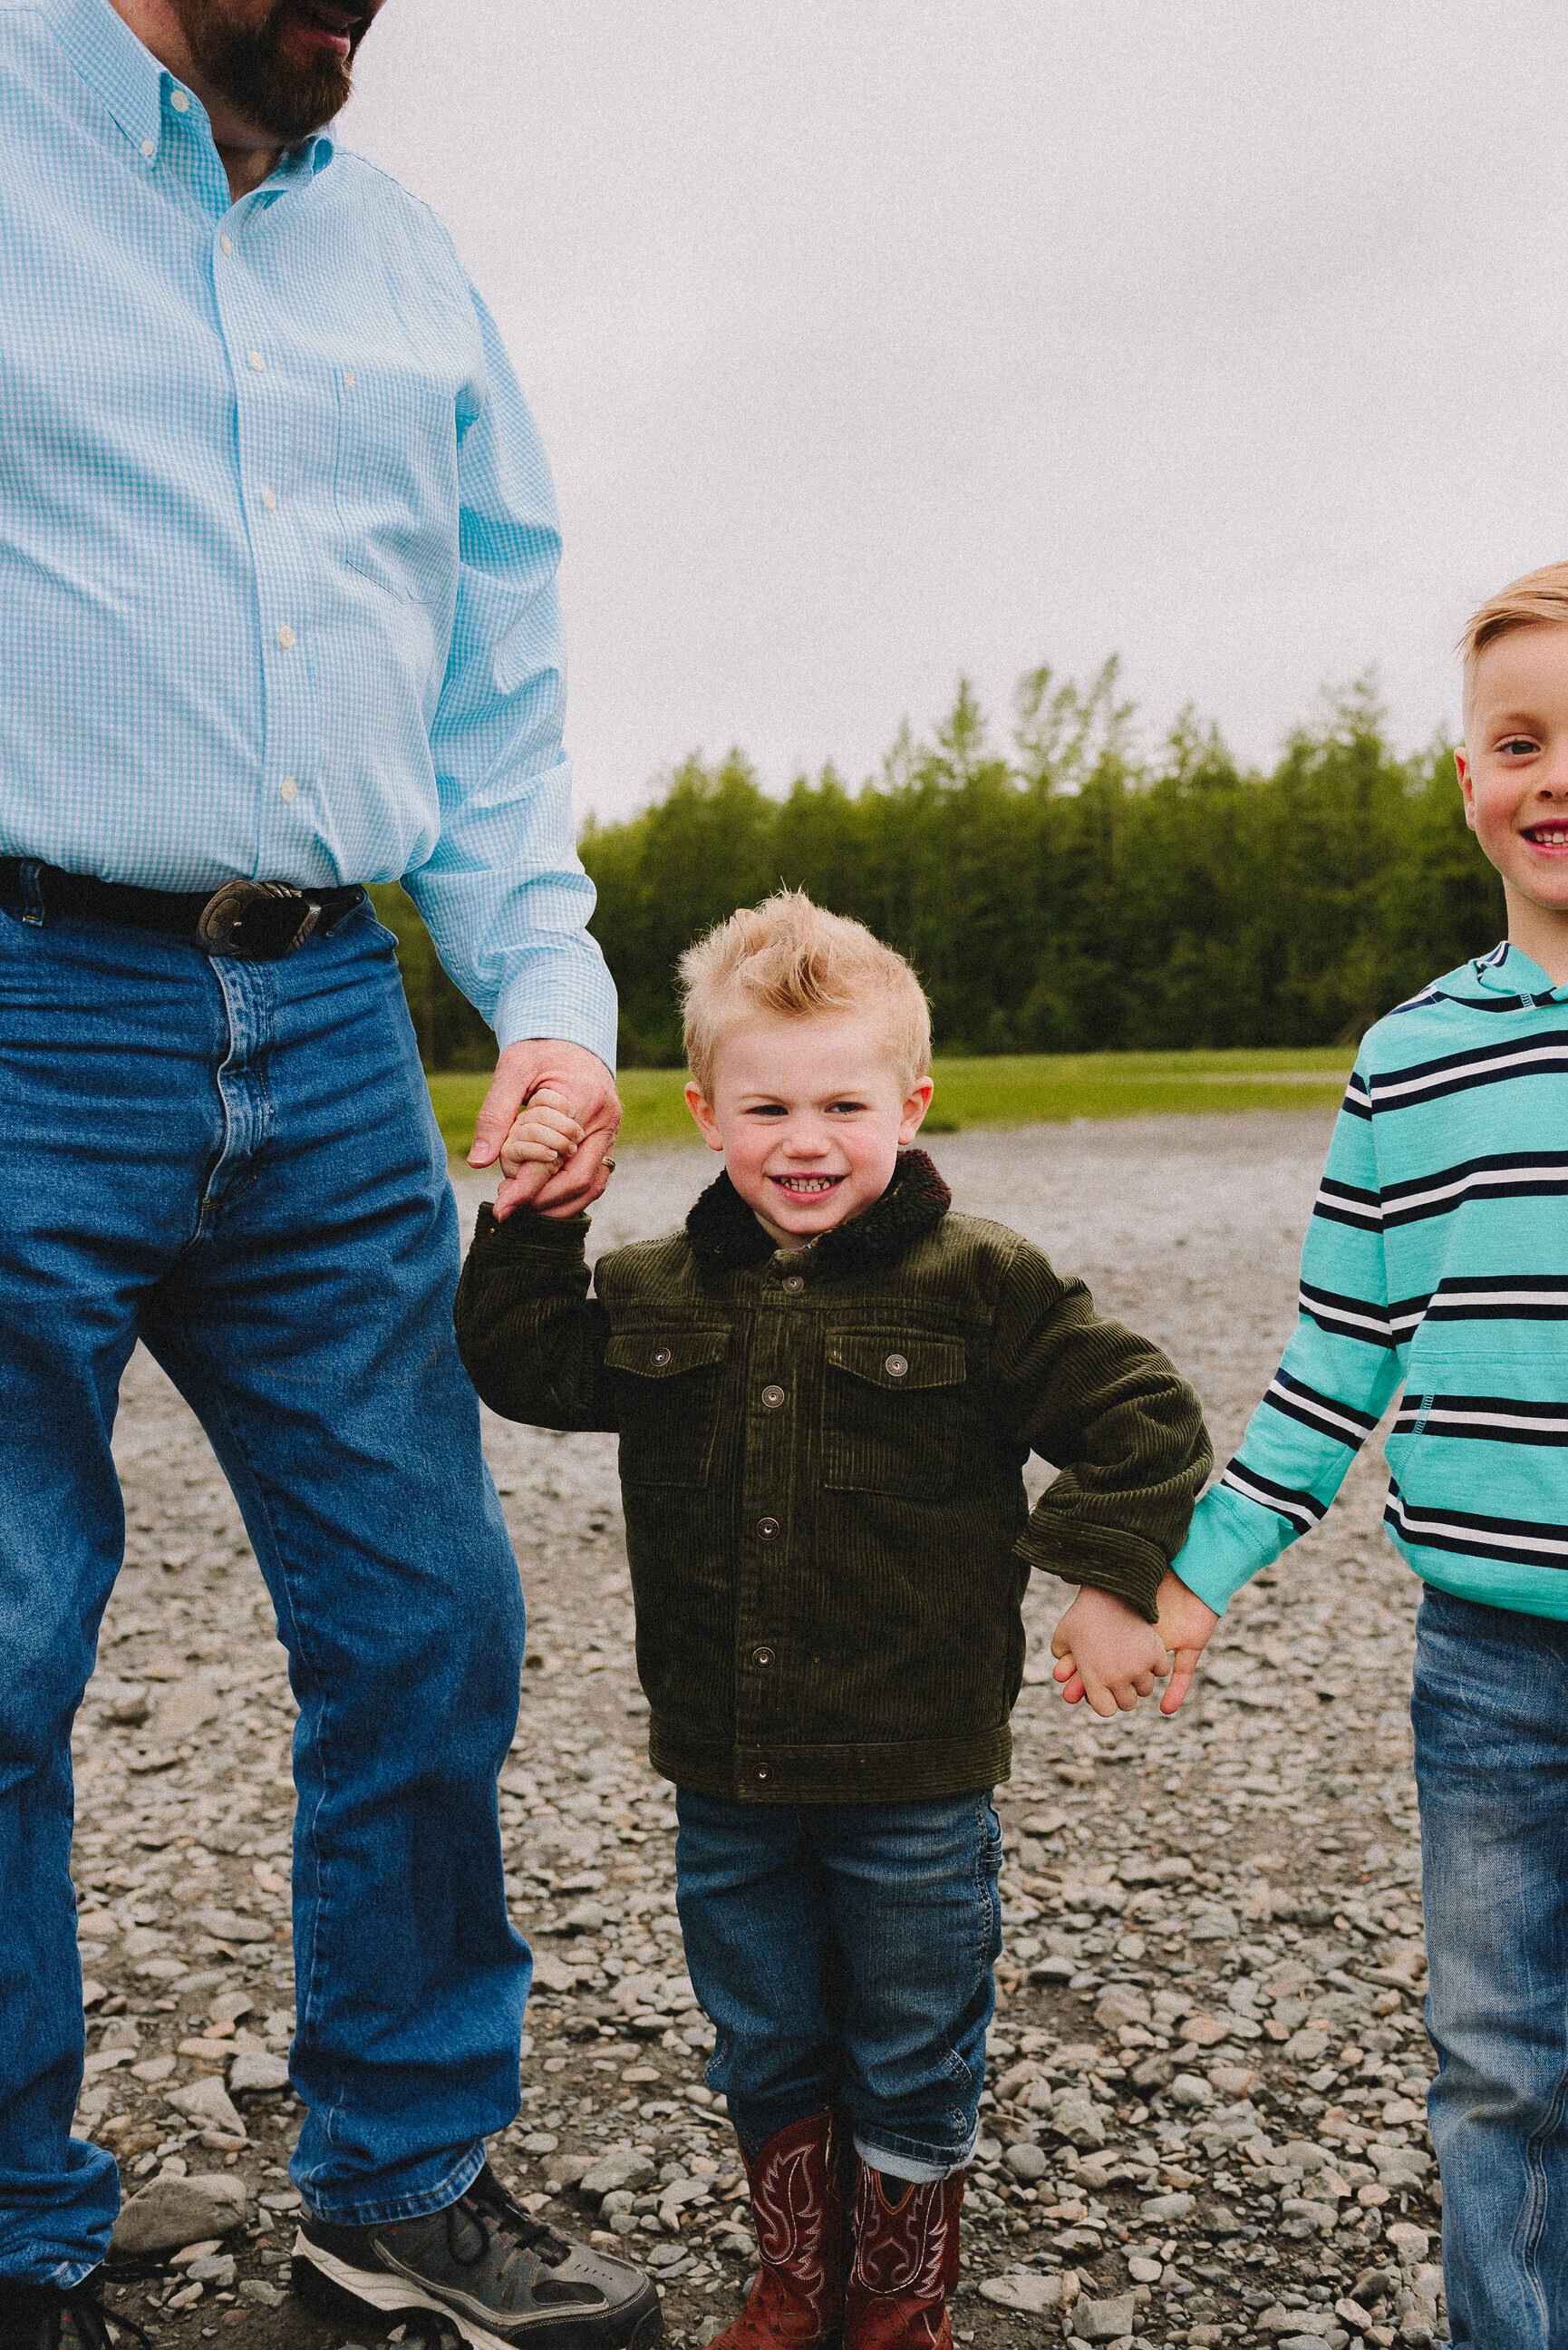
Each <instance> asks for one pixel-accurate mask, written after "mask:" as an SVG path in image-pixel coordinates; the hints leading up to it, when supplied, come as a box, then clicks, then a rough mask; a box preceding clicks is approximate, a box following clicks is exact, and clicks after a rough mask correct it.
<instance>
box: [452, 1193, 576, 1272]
mask: <svg viewBox="0 0 1568 2350" xmlns="http://www.w3.org/2000/svg"><path fill="white" fill-rule="evenodd" d="M588 1221H589V1220H588V1218H587V1216H541V1215H540V1214H538V1213H537V1211H535V1209H533V1208H514V1209H513V1211H512V1213H511V1214H510V1215H509V1216H508V1217H506V1218H505V1219H504V1222H500V1223H497V1222H496V1220H495V1214H494V1211H493V1207H492V1205H491V1202H490V1201H488V1200H486V1201H485V1202H484V1204H483V1207H482V1208H481V1209H480V1211H479V1214H478V1216H477V1217H476V1218H475V1220H474V1226H473V1252H472V1253H473V1254H474V1255H475V1256H476V1257H479V1258H481V1259H482V1260H483V1262H484V1263H506V1262H508V1261H509V1260H510V1259H511V1258H513V1257H517V1256H523V1255H524V1254H526V1253H527V1251H528V1250H529V1249H548V1250H550V1251H552V1252H553V1253H556V1254H560V1253H566V1254H568V1255H571V1254H580V1253H581V1251H582V1248H583V1244H584V1243H585V1242H586V1241H587V1236H588Z"/></svg>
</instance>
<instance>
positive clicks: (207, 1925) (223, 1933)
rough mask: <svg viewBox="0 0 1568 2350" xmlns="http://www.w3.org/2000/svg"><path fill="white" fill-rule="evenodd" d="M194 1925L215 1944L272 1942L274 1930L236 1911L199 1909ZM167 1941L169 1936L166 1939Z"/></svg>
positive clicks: (262, 1921) (259, 1919)
mask: <svg viewBox="0 0 1568 2350" xmlns="http://www.w3.org/2000/svg"><path fill="white" fill-rule="evenodd" d="M192 1924H193V1925H196V1926H199V1927H200V1928H201V1929H202V1933H203V1934H211V1936H212V1937H213V1941H214V1942H270V1941H271V1939H272V1932H273V1929H272V1928H271V1927H270V1926H269V1925H267V1924H266V1923H265V1921H264V1920H263V1919H262V1918H242V1917H241V1916H240V1915H239V1913H238V1912H237V1911H236V1910H234V1909H198V1910H197V1912H196V1914H195V1917H194V1918H192ZM164 1939H166V1940H167V1939H168V1938H167V1936H165V1938H164Z"/></svg>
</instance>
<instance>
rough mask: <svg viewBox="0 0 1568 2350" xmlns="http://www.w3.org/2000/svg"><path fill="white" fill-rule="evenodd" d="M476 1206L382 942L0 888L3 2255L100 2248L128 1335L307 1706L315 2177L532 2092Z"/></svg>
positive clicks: (511, 1638) (453, 2135) (509, 1632)
mask: <svg viewBox="0 0 1568 2350" xmlns="http://www.w3.org/2000/svg"><path fill="white" fill-rule="evenodd" d="M457 1260H458V1245H457V1231H456V1210H455V1205H454V1202H453V1200H452V1191H451V1188H450V1186H449V1184H448V1182H447V1179H446V1159H445V1153H444V1151H443V1149H442V1148H441V1139H440V1136H439V1134H438V1133H437V1130H436V1127H435V1123H434V1119H433V1118H432V1117H431V1108H430V1101H429V1097H428V1095H427V1093H426V1091H425V1087H424V1084H423V1081H422V1078H421V1073H420V1066H419V1060H418V1056H417V1055H416V1052H415V1049H414V1041H413V1035H412V1032H411V1030H410V1025H409V1021H408V1016H407V1014H406V1012H405V1010H404V1006H403V1001H402V994H401V991H400V986H399V983H398V976H397V971H396V966H395V964H394V961H393V954H392V942H391V940H390V938H389V935H388V934H387V932H386V931H383V930H382V929H381V928H380V926H379V924H378V923H377V922H375V921H374V920H372V918H371V917H370V915H369V911H368V910H359V911H358V912H356V913H354V914H352V915H350V916H349V918H348V920H346V921H344V922H343V923H342V924H341V926H340V927H339V928H338V929H337V931H335V932H334V933H333V934H332V935H331V936H330V937H328V938H326V939H321V938H317V939H314V940H312V941H309V943H308V944H307V945H306V946H305V947H304V948H302V949H301V950H300V951H299V952H298V953H297V954H296V955H294V956H293V957H291V958H290V959H288V960H287V961H286V962H270V963H264V962H234V961H209V959H208V958H207V956H206V955H205V954H204V953H202V951H200V950H199V949H198V948H196V947H195V946H194V945H192V944H189V943H186V942H184V941H179V940H175V939H169V938H163V937H160V936H157V935H154V934H148V933H142V932H138V931H129V930H120V929H111V928H109V927H106V926H101V925H96V924H91V923H87V922H78V921H73V920H49V921H47V923H45V924H44V925H42V926H40V927H36V928H35V927H33V926H32V925H31V924H29V923H28V922H27V921H26V920H24V919H23V917H22V916H21V915H20V914H19V913H16V912H14V911H12V910H8V909H5V908H0V1918H3V1920H4V1926H3V1930H0V2276H5V2277H11V2278H21V2279H26V2280H29V2281H31V2282H40V2283H47V2282H52V2283H56V2284H69V2283H72V2282H75V2281H76V2280H77V2279H78V2277H79V2276H81V2275H83V2274H84V2273H85V2272H87V2270H88V2269H89V2268H90V2267H91V2266H92V2265H93V2264H94V2263H95V2262H97V2261H98V2260H99V2258H100V2257H101V2256H102V2254H103V2251H104V2250H105V2248H106V2245H107V2243H108V2240H109V2230H110V2228H111V2226H112V2224H113V2220H114V2216H115V2211H116V2208H117V2204H118V2182H117V2178H116V2173H115V2165H114V2162H113V2160H112V2159H111V2158H110V2157H109V2154H108V2153H107V2152H105V2151H104V2150H102V2149H101V2148H99V2147H96V2146H91V2145H88V2144H87V2143H86V2142H85V2141H83V2140H80V2139H73V2138H72V2137H71V2136H70V2134H69V2133H70V2123H71V2116H72V2112H73V2108H74V2106H75V2102H76V2097H77V2092H78V2085H79V2082H80V2078H81V2071H82V2037H83V2035H82V2011H81V1997H80V1972H79V1968H78V1960H77V1954H76V1926H75V1903H74V1898H73V1895H72V1889H71V1881H70V1875H69V1856H70V1840H71V1807H72V1794H71V1771H70V1730H71V1720H72V1716H73V1715H74V1713H75V1712H76V1710H77V1706H78V1702H79V1700H80V1698H81V1695H82V1690H83V1688H84V1686H85V1684H86V1682H87V1679H88V1675H89V1673H90V1672H91V1670H92V1665H93V1656H94V1648H95V1644H96V1640H97V1635H98V1627H99V1619H100V1617H101V1616H102V1612H103V1608H104V1605H105V1602H106V1601H107V1599H108V1597H109V1590H110V1587H111V1586H112V1585H113V1582H114V1579H115V1575H116V1572H117V1570H118V1568H119V1563H120V1555H121V1542H122V1534H123V1529H124V1519H123V1513H122V1509H121V1503H120V1496H119V1485H118V1482H117V1481H116V1477H115V1472H114V1463H113V1461H112V1459H111V1457H110V1452H109V1437H110V1431H111V1430H112V1428H113V1424H114V1416H115V1406H116V1399H117V1393H118V1388H119V1377H120V1373H121V1371H122V1370H123V1369H124V1367H125V1364H126V1361H127V1358H128V1357H129V1356H130V1351H131V1348H132V1347H133V1346H134V1345H135V1343H136V1341H137V1339H138V1338H141V1339H143V1340H144V1341H145V1342H146V1344H147V1346H148V1347H149V1348H150V1349H151V1352H152V1354H153V1355H155V1356H156V1357H157V1358H158V1360H159V1361H160V1362H161V1364H162V1365H163V1367H164V1368H165V1370H166V1371H167V1372H168V1373H169V1375H170V1377H171V1379H172V1380H173V1381H174V1384H175V1385H176V1387H178V1388H179V1389H180V1391H181V1393H182V1395H183V1396H184V1397H185V1398H186V1399H187V1400H188V1401H189V1402H190V1404H191V1406H192V1409H193V1410H194V1411H195V1412H196V1414H197V1416H198V1417H199V1419H201V1421H202V1426H203V1427H204V1428H205V1430H206V1431H207V1434H208V1436H209V1437H210V1438H211V1440H212V1443H213V1450H214V1451H215V1452H216V1453H217V1456H218V1459H219V1461H221V1463H222V1464H223V1470H224V1471H225V1473H226V1475H227V1477H228V1479H229V1482H230V1483H231V1484H232V1486H233V1487H234V1492H235V1495H236V1497H237V1499H238V1501H239V1503H240V1506H241V1509H242V1511H243V1512H244V1520H245V1525H246V1528H247V1530H248V1532H249V1534H250V1537H251V1541H252V1543H253V1544H254V1548H255V1554H256V1557H257V1559H258V1560H259V1561H260V1564H261V1569H262V1573H263V1574H264V1575H265V1578H266V1582H267V1587H268V1590H269V1592H270V1594H271V1596H272V1599H273V1603H274V1605H275V1608H276V1610H277V1619H278V1626H279V1630H280V1635H281V1638H283V1640H284V1642H285V1643H286V1647H287V1649H288V1657H289V1672H290V1678H291V1679H292V1682H293V1686H294V1691H295V1695H296V1698H297V1700H298V1703H299V1718H298V1722H297V1726H296V1732H295V1776H296V1783H297V1785H298V1790H299V1804H298V1813H297V1818H296V1831H295V1856H294V1955H295V1974H296V2008H297V2015H298V2033H297V2037H296V2043H295V2047H294V2054H293V2073H294V2078H295V2082H296V2085H297V2087H298V2089H299V2091H300V2094H301V2095H302V2097H303V2098H304V2100H305V2102H306V2106H307V2108H308V2111H307V2115H306V2123H305V2126H304V2130H303V2132H302V2135H301V2138H300V2143H299V2149H298V2152H297V2154H296V2158H295V2162H294V2178H295V2180H296V2184H297V2185H298V2187H299V2189H300V2191H301V2193H302V2194H303V2195H304V2197H305V2199H306V2203H307V2204H308V2205H309V2207H310V2208H311V2209H312V2210H314V2211H316V2212H317V2213H318V2214H319V2215H320V2216H322V2217H324V2218H327V2219H331V2220H338V2221H343V2222H348V2223H354V2222H364V2221H369V2220H383V2219H390V2218H397V2217H400V2216H403V2215H411V2214H417V2213H421V2212H425V2211H430V2210H439V2209H440V2208H441V2206H443V2205H444V2204H446V2203H449V2202H451V2201H452V2199H454V2198H455V2197H457V2196H458V2195H460V2194H462V2191H463V2190H464V2189H465V2188H466V2187H467V2186H468V2184H469V2182H470V2181H471V2179H472V2178H473V2176H474V2175H475V2173H476V2172H477V2170H478V2168H479V2167H480V2164H481V2162H482V2160H483V2143H482V2142H483V2138H484V2137H485V2136H486V2135H487V2134H488V2133H490V2132H492V2131H494V2130H497V2129H500V2128H502V2127H504V2126H505V2125H506V2124H507V2123H508V2122H509V2121H510V2120H511V2119H512V2118H513V2116H514V2114H515V2113H516V2111H517V2106H518V2095H517V2088H518V2064H517V2058H518V2040H519V2034H520V2032H521V2027H522V2020H523V2009H524V2001H525V1998H526V1995H527V1989H528V1980H529V1960H528V1953H527V1948H526V1945H525V1944H524V1942H523V1941H522V1940H521V1939H520V1938H519V1937H518V1935H517V1934H516V1933H515V1932H514V1930H513V1929H512V1928H511V1927H510V1926H509V1924H508V1922H507V1918H506V1908H505V1897H504V1889H503V1884H502V1861H501V1849H500V1835H499V1826H498V1822H497V1817H496V1794H495V1781H496V1774H497V1772H498V1770H499V1767H500V1764H501V1761H502V1758H503V1756H504V1753H505V1752H506V1748H507V1745H508V1742H509V1741H510V1739H511V1736H512V1731H513V1728H514V1723H515V1720H516V1711H517V1691H518V1668H519V1665H520V1663H521V1660H522V1651H523V1633H524V1623H523V1602H522V1595H521V1591H520V1588H519V1585H518V1577H517V1569H516V1565H515V1562H514V1558H513V1556H512V1552H511V1547H510V1544H508V1541H507V1538H506V1533H505V1528H504V1523H503V1521H502V1517H501V1511H500V1505H499V1503H497V1501H496V1499H495V1495H494V1491H493V1487H492V1485H491V1483H490V1480H489V1477H488V1475H487V1474H486V1471H485V1469H484V1465H483V1460H482V1458H481V1454H480V1446H479V1416H478V1408H477V1406H476V1404H475V1401H474V1397H473V1392H472V1388H470V1386H469V1383H468V1380H467V1378H466V1377H465V1376H464V1374H463V1371H462V1366H461V1364H460V1363H459V1361H458V1358H457V1352H456V1348H455V1346H454V1343H453V1339H452V1292H453V1287H454V1284H455V1281H456V1277H457Z"/></svg>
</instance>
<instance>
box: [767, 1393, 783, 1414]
mask: <svg viewBox="0 0 1568 2350" xmlns="http://www.w3.org/2000/svg"><path fill="white" fill-rule="evenodd" d="M783 1401H784V1389H783V1388H763V1402H764V1403H765V1404H766V1406H767V1408H768V1409H769V1410H770V1411H777V1409H778V1408H779V1406H780V1404H781V1403H783Z"/></svg>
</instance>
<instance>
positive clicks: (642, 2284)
mask: <svg viewBox="0 0 1568 2350" xmlns="http://www.w3.org/2000/svg"><path fill="white" fill-rule="evenodd" d="M293 2274H294V2290H295V2292H296V2293H297V2294H298V2296H299V2298H300V2300H301V2301H303V2302H304V2303H306V2307H307V2308H309V2309H313V2310H315V2311H316V2312H317V2314H318V2315H320V2316H323V2317H333V2318H338V2319H343V2320H348V2321H352V2320H355V2319H363V2317H364V2316H365V2314H366V2313H367V2312H368V2311H373V2312H374V2313H375V2314H376V2316H377V2317H379V2318H381V2319H383V2320H384V2321H385V2323H386V2324H388V2325H395V2324H398V2322H399V2320H400V2319H402V2318H417V2317H419V2316H421V2315H425V2316H431V2315H433V2316H437V2317H441V2318H443V2319H444V2320H445V2321H446V2324H448V2325H449V2326H450V2327H451V2328H452V2330H453V2332H455V2333H457V2334H461V2335H462V2339H463V2341H464V2342H466V2343H469V2344H470V2345H472V2350H519V2345H523V2344H524V2343H526V2344H530V2345H532V2344H538V2345H540V2350H655V2345H657V2344H658V2343H659V2340H660V2338H661V2336H662V2334H663V2332H664V2319H663V2315H662V2314H661V2312H660V2310H659V2295H658V2293H656V2292H655V2290H654V2288H653V2286H652V2284H651V2283H650V2282H649V2280H648V2278H647V2277H645V2276H639V2273H638V2272H637V2271H636V2269H633V2268H628V2266H627V2265H626V2263H625V2262H624V2261H607V2260H605V2259H603V2258H602V2257H601V2256H600V2255H599V2254H598V2253H597V2252H595V2251H589V2250H587V2247H586V2246H584V2245H582V2244H576V2243H573V2241H571V2239H570V2238H569V2237H567V2236H558V2235H557V2234H556V2231H555V2230H554V2229H553V2228H546V2227H545V2226H544V2225H543V2224H542V2222H541V2221H539V2220H535V2219H531V2218H530V2217H529V2215H528V2213H527V2212H526V2211H524V2210H523V2209H522V2208H521V2206H520V2205H518V2204H516V2203H514V2201H513V2200H512V2198H511V2197H510V2196H509V2195H508V2194H507V2192H506V2190H505V2189H504V2187H503V2186H502V2184H501V2182H500V2180H499V2179H498V2178H496V2177H495V2174H494V2172H493V2170H492V2169H491V2168H490V2166H489V2164H488V2163H486V2165H485V2167H484V2168H483V2170H482V2171H481V2172H480V2174H479V2176H478V2178H476V2179H475V2180H474V2182H473V2184H472V2187H471V2188H470V2189H469V2190H468V2192H467V2194H466V2195H462V2196H460V2197H459V2198H458V2199H457V2201H456V2202H455V2203H449V2204H448V2205H447V2207H446V2209H445V2210H443V2211H431V2212H430V2213H428V2214H427V2216H426V2217H425V2218H423V2219H422V2220H388V2221H386V2222H384V2223H383V2224H382V2225H381V2226H379V2227H374V2228H336V2227H333V2226H332V2225H331V2223H330V2222H329V2221H327V2220H306V2222H305V2224H304V2226H303V2227H302V2228H301V2229H300V2230H299V2233H298V2235H297V2236H296V2238H295V2243H294V2271H293Z"/></svg>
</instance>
